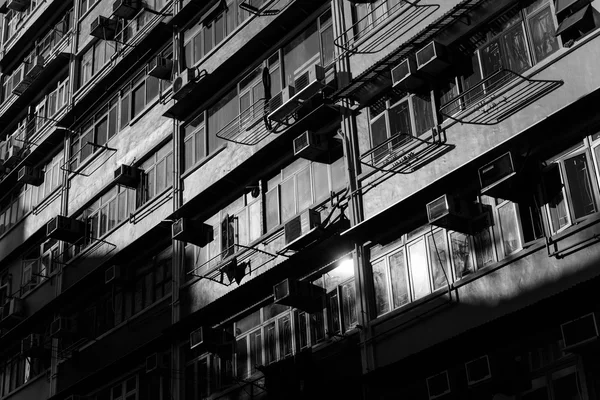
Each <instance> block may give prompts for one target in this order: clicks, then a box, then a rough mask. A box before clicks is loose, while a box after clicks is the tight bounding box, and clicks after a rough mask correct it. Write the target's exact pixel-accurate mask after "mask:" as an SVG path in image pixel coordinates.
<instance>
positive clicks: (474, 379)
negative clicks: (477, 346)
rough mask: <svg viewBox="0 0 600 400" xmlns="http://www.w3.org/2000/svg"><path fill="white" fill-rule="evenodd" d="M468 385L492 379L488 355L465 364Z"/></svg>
mask: <svg viewBox="0 0 600 400" xmlns="http://www.w3.org/2000/svg"><path fill="white" fill-rule="evenodd" d="M465 369H466V371H467V383H468V385H469V386H473V385H476V384H478V383H480V382H484V381H487V380H489V379H490V378H491V377H492V370H491V368H490V360H489V358H488V356H487V355H484V356H482V357H479V358H475V359H473V360H471V361H467V362H466V363H465Z"/></svg>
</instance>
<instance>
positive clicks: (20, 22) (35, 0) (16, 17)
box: [3, 0, 42, 44]
mask: <svg viewBox="0 0 600 400" xmlns="http://www.w3.org/2000/svg"><path fill="white" fill-rule="evenodd" d="M40 3H42V2H41V1H39V0H31V1H29V4H28V6H27V8H26V9H25V10H23V11H14V10H10V9H9V10H8V12H7V13H6V16H5V18H4V36H3V41H4V43H5V44H6V43H8V42H9V41H10V40H11V39H12V38H13V36H15V34H16V33H17V32H18V31H19V30H20V29H21V28H22V27H23V26H24V25H25V22H27V20H28V19H29V16H30V15H31V14H33V12H34V11H35V9H36V8H37V6H38V4H40Z"/></svg>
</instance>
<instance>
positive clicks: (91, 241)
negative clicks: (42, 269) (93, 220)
mask: <svg viewBox="0 0 600 400" xmlns="http://www.w3.org/2000/svg"><path fill="white" fill-rule="evenodd" d="M86 230H87V227H86ZM100 244H106V245H108V246H110V247H111V249H110V250H109V251H108V252H107V253H106V254H104V256H103V257H106V256H107V255H109V254H110V253H112V252H113V251H114V250H115V249H116V248H117V245H116V244H114V243H111V242H109V241H107V240H104V239H100V238H95V237H91V236H90V235H89V234H87V232H86V235H85V237H83V238H82V239H80V240H79V241H78V242H76V243H67V242H65V248H64V250H63V251H62V252H61V253H58V254H57V255H56V257H53V258H52V262H53V263H56V264H58V265H67V264H68V263H69V261H70V260H71V259H73V258H75V257H77V256H78V255H79V254H82V253H87V252H90V251H92V250H94V249H95V248H96V247H97V246H99V245H100ZM78 247H80V248H79V249H77V248H78ZM71 251H73V252H72V253H71Z"/></svg>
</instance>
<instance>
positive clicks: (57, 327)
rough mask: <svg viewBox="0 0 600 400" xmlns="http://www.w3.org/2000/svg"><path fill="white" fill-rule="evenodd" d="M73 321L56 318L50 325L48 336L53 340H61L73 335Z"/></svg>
mask: <svg viewBox="0 0 600 400" xmlns="http://www.w3.org/2000/svg"><path fill="white" fill-rule="evenodd" d="M73 325H74V324H73V320H71V319H70V318H65V317H58V318H56V319H55V320H54V321H52V323H51V324H50V336H51V337H53V338H63V337H67V336H71V335H73V334H75V332H76V331H75V327H74V326H73Z"/></svg>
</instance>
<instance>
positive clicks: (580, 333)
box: [560, 313, 598, 353]
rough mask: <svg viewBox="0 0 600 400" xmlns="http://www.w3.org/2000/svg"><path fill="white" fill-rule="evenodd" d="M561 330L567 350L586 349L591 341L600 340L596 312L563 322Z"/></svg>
mask: <svg viewBox="0 0 600 400" xmlns="http://www.w3.org/2000/svg"><path fill="white" fill-rule="evenodd" d="M560 330H561V333H562V339H563V343H564V350H565V351H570V352H573V353H577V352H580V351H585V350H587V349H588V347H589V345H590V344H591V343H594V342H596V341H597V340H598V323H597V321H596V313H589V314H586V315H583V316H581V317H579V318H577V319H574V320H572V321H569V322H565V323H564V324H561V326H560Z"/></svg>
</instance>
